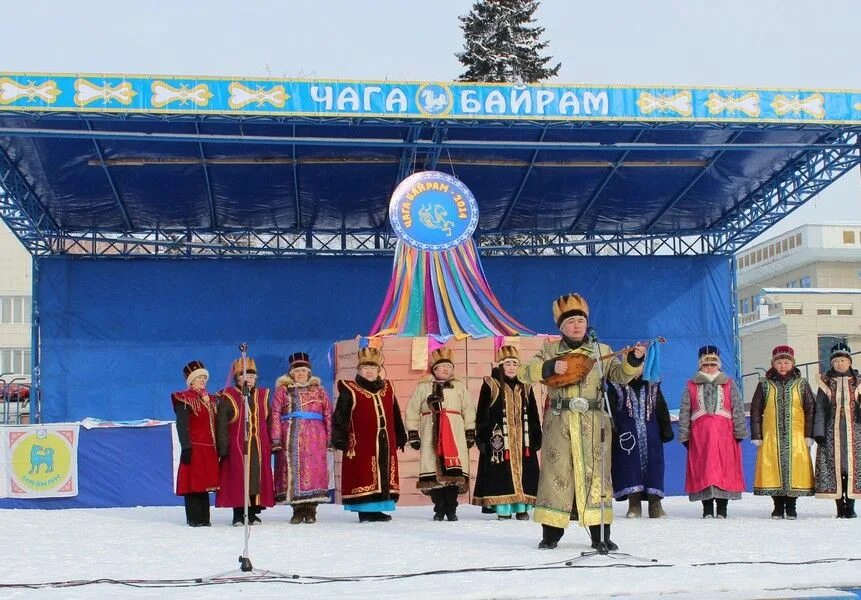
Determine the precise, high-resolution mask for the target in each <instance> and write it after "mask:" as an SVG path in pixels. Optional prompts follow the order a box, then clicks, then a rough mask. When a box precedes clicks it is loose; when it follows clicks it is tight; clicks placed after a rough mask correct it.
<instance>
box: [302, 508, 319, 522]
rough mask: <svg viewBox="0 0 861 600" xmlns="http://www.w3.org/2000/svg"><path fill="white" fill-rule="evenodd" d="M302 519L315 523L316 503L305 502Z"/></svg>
mask: <svg viewBox="0 0 861 600" xmlns="http://www.w3.org/2000/svg"><path fill="white" fill-rule="evenodd" d="M303 521H304V522H305V523H310V524H313V523H316V522H317V505H316V504H306V505H305V514H304V515H303Z"/></svg>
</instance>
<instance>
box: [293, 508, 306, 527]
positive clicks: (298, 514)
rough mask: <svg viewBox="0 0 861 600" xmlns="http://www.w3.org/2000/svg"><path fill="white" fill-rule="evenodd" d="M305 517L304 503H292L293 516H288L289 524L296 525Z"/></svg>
mask: <svg viewBox="0 0 861 600" xmlns="http://www.w3.org/2000/svg"><path fill="white" fill-rule="evenodd" d="M304 518H305V505H304V504H294V505H293V516H292V517H290V524H291V525H298V524H299V523H301V522H302V520H303V519H304Z"/></svg>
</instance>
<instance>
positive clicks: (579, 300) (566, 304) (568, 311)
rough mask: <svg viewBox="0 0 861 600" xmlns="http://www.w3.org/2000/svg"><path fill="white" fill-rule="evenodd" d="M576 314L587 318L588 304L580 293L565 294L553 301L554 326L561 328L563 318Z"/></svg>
mask: <svg viewBox="0 0 861 600" xmlns="http://www.w3.org/2000/svg"><path fill="white" fill-rule="evenodd" d="M577 315H580V316H582V317H586V318H587V319H588V318H589V305H588V304H587V303H586V299H585V298H584V297H583V296H581V295H580V294H565V295H564V296H560V297H559V298H557V299H556V300H555V301H554V302H553V319H554V320H555V321H556V327H559V328H561V327H562V323H564V322H565V319H568V318H569V317H575V316H577Z"/></svg>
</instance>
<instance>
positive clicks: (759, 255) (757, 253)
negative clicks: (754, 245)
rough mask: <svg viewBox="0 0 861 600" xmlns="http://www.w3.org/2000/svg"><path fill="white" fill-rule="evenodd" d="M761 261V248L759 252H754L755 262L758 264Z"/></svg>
mask: <svg viewBox="0 0 861 600" xmlns="http://www.w3.org/2000/svg"><path fill="white" fill-rule="evenodd" d="M761 260H762V248H760V249H759V250H757V251H756V262H759V261H761Z"/></svg>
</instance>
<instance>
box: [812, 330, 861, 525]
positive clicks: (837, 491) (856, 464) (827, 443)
mask: <svg viewBox="0 0 861 600" xmlns="http://www.w3.org/2000/svg"><path fill="white" fill-rule="evenodd" d="M820 379H821V382H820V384H819V391H818V392H817V393H816V412H815V417H814V423H813V436H814V438H815V439H816V497H817V498H832V499H833V500H834V501H835V502H836V503H837V518H838V519H854V518H856V517H857V514H856V513H855V500H856V499H857V498H861V398H859V394H861V386H859V385H858V371H856V370H855V369H853V368H852V351H851V350H850V349H849V346H847V345H846V344H844V343H838V344H836V345H834V347H832V348H831V369H829V370H828V371H827V372H826V373H825V374H823V375H821V377H820Z"/></svg>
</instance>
